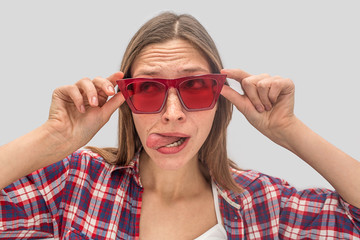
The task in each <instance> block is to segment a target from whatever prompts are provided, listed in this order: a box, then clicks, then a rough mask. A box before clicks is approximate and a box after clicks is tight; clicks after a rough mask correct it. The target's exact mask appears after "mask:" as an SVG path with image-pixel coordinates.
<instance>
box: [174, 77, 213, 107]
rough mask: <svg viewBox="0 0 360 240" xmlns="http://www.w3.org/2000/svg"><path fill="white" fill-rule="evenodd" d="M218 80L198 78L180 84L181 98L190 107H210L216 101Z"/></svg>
mask: <svg viewBox="0 0 360 240" xmlns="http://www.w3.org/2000/svg"><path fill="white" fill-rule="evenodd" d="M216 90H217V82H216V81H215V80H214V79H209V78H198V79H190V80H188V81H184V82H182V83H181V84H180V85H179V92H180V95H181V98H182V100H183V102H184V104H185V105H186V107H187V108H189V109H202V108H208V107H210V106H211V104H212V103H213V101H214V98H215V93H216Z"/></svg>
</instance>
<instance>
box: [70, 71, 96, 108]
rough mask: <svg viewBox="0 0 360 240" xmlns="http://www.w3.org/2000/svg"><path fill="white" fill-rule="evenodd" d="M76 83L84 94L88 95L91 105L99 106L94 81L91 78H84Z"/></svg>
mask: <svg viewBox="0 0 360 240" xmlns="http://www.w3.org/2000/svg"><path fill="white" fill-rule="evenodd" d="M75 85H76V86H77V87H78V88H79V89H80V90H81V91H82V93H83V94H85V95H86V96H87V99H88V101H89V103H90V106H92V107H97V106H98V104H99V101H98V92H97V90H96V87H95V85H94V83H93V82H92V81H91V80H90V79H89V78H83V79H81V80H80V81H78V82H77V83H75Z"/></svg>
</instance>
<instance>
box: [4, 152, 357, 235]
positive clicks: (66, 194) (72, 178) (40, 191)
mask: <svg viewBox="0 0 360 240" xmlns="http://www.w3.org/2000/svg"><path fill="white" fill-rule="evenodd" d="M138 167H139V154H136V156H135V157H134V160H133V161H132V162H131V163H130V165H129V166H126V167H119V166H114V165H110V164H108V163H106V162H105V161H104V160H103V159H102V158H101V157H100V156H99V155H97V154H94V153H92V152H90V151H77V152H75V153H73V154H72V155H70V156H68V157H67V158H65V159H64V160H63V161H60V162H58V163H55V164H53V165H50V166H48V167H45V168H43V169H40V170H38V171H36V172H34V173H32V174H30V175H29V176H27V177H24V178H22V179H20V180H18V181H16V182H15V183H13V184H11V185H9V186H8V187H6V188H5V189H3V190H2V191H1V195H0V238H1V239H23V238H32V239H34V238H55V239H136V238H138V237H139V222H140V221H139V220H140V210H141V202H142V193H143V188H142V185H141V182H140V177H139V168H138ZM232 172H233V176H234V179H235V180H236V182H238V183H239V184H240V185H241V186H242V187H243V188H244V192H243V193H241V194H236V193H234V192H231V191H227V190H224V189H222V188H221V187H220V186H218V185H217V184H216V185H217V190H218V193H219V204H220V210H221V215H222V218H223V223H224V227H225V229H226V231H227V235H228V238H229V239H360V209H357V208H355V207H354V206H351V205H349V204H348V203H346V202H345V201H343V200H342V198H341V197H340V196H339V195H338V194H337V193H336V192H332V191H329V190H324V189H308V190H304V191H297V190H296V189H294V188H293V187H290V186H289V185H288V184H287V183H286V182H284V181H282V180H279V179H277V178H273V177H270V176H267V175H264V174H261V173H258V172H255V171H238V170H232Z"/></svg>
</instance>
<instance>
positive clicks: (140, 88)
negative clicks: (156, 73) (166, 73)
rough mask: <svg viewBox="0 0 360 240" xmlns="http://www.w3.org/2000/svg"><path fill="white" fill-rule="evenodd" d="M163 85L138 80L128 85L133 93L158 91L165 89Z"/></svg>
mask: <svg viewBox="0 0 360 240" xmlns="http://www.w3.org/2000/svg"><path fill="white" fill-rule="evenodd" d="M163 88H164V87H163V86H162V85H161V84H159V83H157V82H138V83H132V84H131V85H129V86H128V91H132V92H133V94H137V93H142V94H148V93H156V92H159V91H162V90H163Z"/></svg>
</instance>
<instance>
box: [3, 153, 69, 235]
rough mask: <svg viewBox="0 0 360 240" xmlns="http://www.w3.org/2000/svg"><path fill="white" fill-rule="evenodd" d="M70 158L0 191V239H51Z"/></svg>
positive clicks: (63, 192)
mask: <svg viewBox="0 0 360 240" xmlns="http://www.w3.org/2000/svg"><path fill="white" fill-rule="evenodd" d="M70 158H71V156H69V157H68V158H65V159H64V160H62V161H60V162H57V163H55V164H52V165H50V166H47V167H45V168H43V169H40V170H37V171H35V172H34V173H32V174H30V175H28V176H26V177H23V178H21V179H20V180H18V181H16V182H14V183H12V184H10V185H9V186H7V187H6V188H4V189H3V190H1V192H0V239H23V238H26V239H28V238H49V237H53V233H54V230H56V228H57V224H56V221H55V219H56V218H57V216H58V215H59V214H61V212H60V211H61V210H60V208H59V206H60V203H61V199H62V197H63V196H64V194H65V182H66V179H67V175H68V172H69V159H70Z"/></svg>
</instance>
